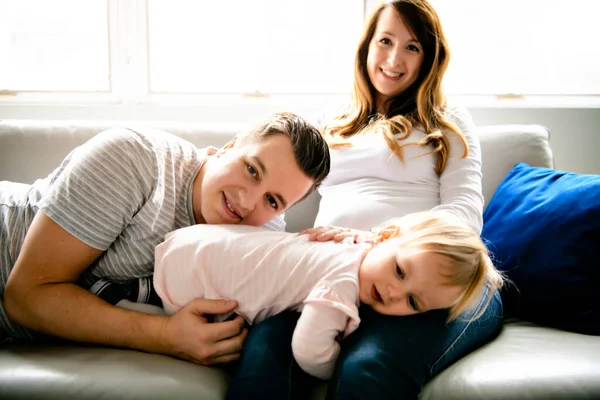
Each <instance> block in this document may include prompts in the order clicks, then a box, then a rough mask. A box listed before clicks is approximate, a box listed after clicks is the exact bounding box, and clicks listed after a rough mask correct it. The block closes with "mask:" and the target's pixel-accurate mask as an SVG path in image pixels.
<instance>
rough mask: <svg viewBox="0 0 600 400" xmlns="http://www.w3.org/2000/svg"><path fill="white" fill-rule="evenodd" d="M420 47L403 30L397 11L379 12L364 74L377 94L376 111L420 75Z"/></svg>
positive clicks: (390, 8) (386, 10) (421, 59)
mask: <svg viewBox="0 0 600 400" xmlns="http://www.w3.org/2000/svg"><path fill="white" fill-rule="evenodd" d="M422 62H423V47H422V46H421V44H420V43H419V41H418V40H417V38H416V37H415V36H414V35H413V34H412V33H411V32H410V30H409V29H408V28H407V27H406V25H405V24H404V22H403V21H402V18H400V15H399V14H398V12H397V11H396V10H395V9H394V8H392V7H388V8H386V9H384V10H383V11H382V12H381V15H380V16H379V21H378V22H377V27H376V28H375V33H374V34H373V38H372V39H371V42H370V43H369V53H368V56H367V73H368V75H369V80H370V81H371V83H372V84H373V86H374V87H375V90H376V91H377V94H376V98H375V103H376V106H377V110H378V111H380V112H385V110H384V109H383V106H384V104H385V102H386V101H387V100H389V99H391V98H393V97H395V96H398V95H399V94H401V93H402V92H404V91H405V90H406V89H408V88H409V87H410V85H412V84H413V83H414V82H415V81H416V80H417V77H418V76H419V70H420V68H421V63H422Z"/></svg>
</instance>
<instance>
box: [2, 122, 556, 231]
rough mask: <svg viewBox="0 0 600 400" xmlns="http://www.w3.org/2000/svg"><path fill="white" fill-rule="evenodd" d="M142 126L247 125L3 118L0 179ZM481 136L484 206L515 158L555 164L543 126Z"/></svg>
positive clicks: (219, 136)
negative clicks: (114, 131) (116, 130)
mask: <svg viewBox="0 0 600 400" xmlns="http://www.w3.org/2000/svg"><path fill="white" fill-rule="evenodd" d="M140 125H144V126H150V127H152V128H157V129H163V130H166V131H168V132H171V133H173V134H176V135H178V136H181V137H183V138H184V139H186V140H189V141H190V142H192V143H194V144H195V145H196V146H198V147H206V146H209V145H212V146H217V147H218V146H221V145H223V144H225V143H226V142H227V141H228V140H229V139H231V138H232V137H233V136H234V135H235V134H236V133H238V132H241V131H243V129H244V128H245V127H244V126H242V125H230V126H222V125H208V124H201V123H180V122H143V123H142V122H123V121H68V120H67V121H59V120H53V121H49V120H0V180H10V181H15V182H24V183H32V182H33V181H34V180H36V179H37V178H41V177H45V176H46V175H48V174H49V173H50V172H52V170H53V169H54V168H56V167H57V166H58V165H59V163H60V162H61V161H62V159H63V158H64V157H65V156H66V155H67V154H68V153H69V151H71V150H72V149H74V148H75V147H77V146H79V145H80V144H82V143H84V142H85V141H86V140H88V139H90V138H91V137H92V136H94V135H95V134H97V133H98V132H100V131H102V130H104V129H108V128H111V127H115V126H130V127H135V126H140ZM477 134H478V135H479V138H480V141H481V150H482V160H483V167H482V168H483V194H484V197H485V200H486V204H487V202H488V201H489V199H491V197H492V195H493V194H494V192H495V191H496V188H497V187H498V184H499V183H500V181H502V179H503V178H504V177H505V176H506V174H508V172H509V171H510V170H511V169H512V167H513V166H514V165H515V164H516V163H517V162H519V161H520V162H525V163H528V164H530V165H535V166H541V167H553V165H554V163H553V160H552V151H551V150H550V145H549V142H548V140H549V133H548V130H547V129H546V128H544V127H543V126H540V125H490V126H483V127H478V128H477ZM318 206H319V195H318V194H317V193H314V194H313V195H311V196H309V197H308V198H307V199H305V200H304V201H303V202H302V203H301V204H298V205H297V206H295V207H294V208H292V209H291V210H290V211H288V213H287V215H286V221H287V223H288V230H289V231H291V232H297V231H299V230H301V229H303V228H306V227H310V226H312V224H313V222H314V220H315V217H316V214H317V210H318Z"/></svg>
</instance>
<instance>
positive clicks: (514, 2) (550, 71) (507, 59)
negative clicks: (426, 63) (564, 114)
mask: <svg viewBox="0 0 600 400" xmlns="http://www.w3.org/2000/svg"><path fill="white" fill-rule="evenodd" d="M431 2H432V3H433V4H434V6H435V7H436V10H437V11H438V13H439V15H440V18H441V20H442V24H443V26H444V30H445V32H446V35H447V37H448V41H449V45H450V51H451V62H450V67H449V69H448V73H447V76H446V81H445V84H446V86H445V88H446V91H447V93H449V94H484V95H485V94H492V95H504V94H516V95H600V50H599V49H600V47H598V45H597V44H596V43H595V42H596V40H597V38H598V37H599V36H598V23H597V19H598V15H600V1H598V0H571V1H570V2H568V3H567V2H563V1H558V0H502V1H490V0H431Z"/></svg>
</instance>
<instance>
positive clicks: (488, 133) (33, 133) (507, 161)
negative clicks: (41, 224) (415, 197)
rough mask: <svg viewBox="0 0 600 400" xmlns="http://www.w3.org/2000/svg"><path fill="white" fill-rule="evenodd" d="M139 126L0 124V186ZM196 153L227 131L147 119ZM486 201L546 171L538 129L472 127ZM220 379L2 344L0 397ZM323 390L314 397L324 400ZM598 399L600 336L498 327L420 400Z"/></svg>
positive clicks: (80, 348)
mask: <svg viewBox="0 0 600 400" xmlns="http://www.w3.org/2000/svg"><path fill="white" fill-rule="evenodd" d="M117 125H128V126H135V125H140V123H134V124H126V123H123V122H110V121H108V122H107V121H103V122H95V121H19V120H4V121H0V180H12V181H19V182H32V181H33V180H35V179H36V178H39V177H43V176H46V175H47V174H48V173H49V172H51V171H52V169H53V168H55V167H56V166H57V165H58V164H59V162H60V160H62V158H63V157H64V156H65V155H66V154H67V153H68V152H69V151H70V150H71V149H73V148H74V147H75V146H77V145H79V144H81V143H83V142H84V141H86V140H87V139H89V138H90V137H91V136H93V135H94V134H96V133H98V132H99V131H101V130H103V129H106V128H109V127H113V126H117ZM144 125H151V126H153V127H156V128H161V129H165V130H167V131H170V132H172V133H174V134H177V135H180V136H182V137H184V138H185V139H188V140H190V141H191V142H193V143H195V144H196V145H197V146H199V147H203V146H206V145H215V146H219V145H222V144H224V143H225V142H226V141H227V140H228V139H229V138H231V137H232V136H233V135H234V134H235V132H233V131H231V130H228V129H218V128H214V127H207V126H202V125H197V124H176V123H152V124H144ZM478 134H479V137H480V140H481V146H482V152H483V174H484V195H485V198H486V201H489V199H490V198H491V196H492V195H493V193H494V191H495V189H496V187H497V186H498V184H499V183H500V182H501V180H502V179H503V178H504V176H505V175H506V174H507V173H508V172H509V171H510V170H511V168H512V167H513V166H514V164H515V163H516V162H518V161H523V162H526V163H528V164H531V165H535V166H545V167H553V158H552V152H551V149H550V147H549V142H548V139H549V132H548V131H547V129H545V128H544V127H542V126H539V125H498V126H486V127H479V128H478ZM317 206H318V198H317V196H316V195H313V196H310V197H309V198H308V199H307V200H306V201H304V202H303V203H302V204H299V205H297V206H296V207H295V208H294V209H293V210H291V211H289V212H288V213H287V215H286V220H287V222H288V226H287V229H288V230H289V231H298V230H299V229H302V228H304V227H307V226H310V225H311V223H312V221H314V217H315V213H316V210H317ZM226 387H227V376H226V374H225V373H223V372H222V371H221V370H220V369H218V368H211V367H203V366H198V365H195V364H191V363H187V362H184V361H180V360H176V359H173V358H170V357H166V356H160V355H153V354H145V353H140V352H136V351H130V350H121V349H111V348H100V347H95V346H85V345H78V344H57V345H15V344H11V345H5V346H3V347H0V398H1V399H71V398H72V399H144V400H149V399H188V398H189V399H220V398H223V395H224V393H225V390H226ZM323 396H324V387H320V388H318V389H317V390H316V391H315V393H314V396H313V397H314V398H315V399H322V398H323ZM584 398H587V399H593V398H596V399H597V398H600V337H596V336H586V335H580V334H575V333H570V332H565V331H559V330H555V329H550V328H545V327H540V326H536V325H534V324H531V323H527V322H524V321H519V320H510V321H505V322H504V324H503V330H502V332H501V333H500V335H499V336H498V337H497V338H496V339H495V340H493V341H492V342H491V343H489V344H487V345H486V346H484V347H482V348H481V349H479V350H477V351H475V352H473V353H472V354H470V355H468V356H466V357H464V358H463V359H461V360H460V361H458V362H456V363H455V364H454V365H452V366H450V367H449V368H447V369H446V370H445V371H443V372H441V373H440V374H439V375H437V376H436V377H434V378H433V379H432V380H431V381H430V382H428V383H427V384H426V386H425V388H424V390H423V392H422V393H421V399H424V400H425V399H426V400H429V399H444V400H446V399H462V400H464V399H584Z"/></svg>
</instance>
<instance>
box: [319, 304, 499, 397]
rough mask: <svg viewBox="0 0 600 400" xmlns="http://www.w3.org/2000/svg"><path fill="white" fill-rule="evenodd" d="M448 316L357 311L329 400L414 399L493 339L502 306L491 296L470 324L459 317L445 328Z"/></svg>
mask: <svg viewBox="0 0 600 400" xmlns="http://www.w3.org/2000/svg"><path fill="white" fill-rule="evenodd" d="M447 315H448V314H447V312H445V311H441V310H440V311H431V312H427V313H424V314H418V315H414V316H410V317H390V316H384V315H379V314H376V313H375V312H373V311H372V310H371V309H365V310H361V318H362V321H361V324H360V327H359V328H358V329H357V330H356V331H355V332H354V333H352V334H351V335H350V336H349V337H348V338H347V339H346V340H345V341H344V342H343V343H342V353H341V355H340V358H339V360H338V364H337V368H336V374H335V376H334V377H333V380H332V382H331V383H330V385H329V390H328V394H327V397H328V399H366V398H376V399H417V398H418V396H419V393H420V392H421V389H422V387H423V385H424V384H425V382H426V381H427V380H428V379H429V378H431V377H432V376H433V375H435V374H436V373H438V372H440V371H442V370H443V369H444V368H446V367H447V366H449V365H450V364H452V363H453V362H455V361H456V360H458V359H460V358H461V357H464V356H465V355H466V354H468V353H470V352H471V351H473V350H475V349H477V348H479V347H480V346H482V345H483V344H485V343H487V342H488V341H490V340H491V339H492V338H494V337H495V336H496V335H497V333H498V332H499V330H500V327H501V320H502V302H501V300H500V296H499V295H498V293H495V294H494V297H493V299H492V302H491V303H490V305H489V307H488V308H487V310H486V311H485V313H484V314H483V315H482V316H481V317H480V318H479V319H477V320H475V321H473V322H469V321H468V316H464V317H459V318H458V319H457V320H455V321H453V322H451V323H450V324H448V325H446V318H447Z"/></svg>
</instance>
